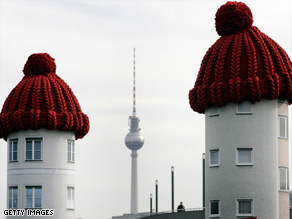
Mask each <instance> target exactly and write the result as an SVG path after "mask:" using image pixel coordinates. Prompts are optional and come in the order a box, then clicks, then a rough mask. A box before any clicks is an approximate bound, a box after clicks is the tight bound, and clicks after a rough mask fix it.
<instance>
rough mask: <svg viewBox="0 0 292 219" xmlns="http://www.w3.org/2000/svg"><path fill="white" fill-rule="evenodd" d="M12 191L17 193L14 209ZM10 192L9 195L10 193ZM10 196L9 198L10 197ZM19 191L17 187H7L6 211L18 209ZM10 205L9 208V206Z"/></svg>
mask: <svg viewBox="0 0 292 219" xmlns="http://www.w3.org/2000/svg"><path fill="white" fill-rule="evenodd" d="M14 190H16V191H17V200H16V207H14V195H13V193H14ZM10 191H11V193H10ZM10 194H11V196H10ZM18 202H19V190H18V186H9V187H8V209H18V206H19V203H18ZM10 203H11V206H10Z"/></svg>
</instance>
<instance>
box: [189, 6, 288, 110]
mask: <svg viewBox="0 0 292 219" xmlns="http://www.w3.org/2000/svg"><path fill="white" fill-rule="evenodd" d="M215 20H216V30H217V33H218V34H219V35H220V36H221V37H220V38H219V39H218V40H217V41H216V42H215V43H214V45H213V46H211V47H210V48H209V50H208V51H207V53H206V55H205V56H204V58H203V61H202V63H201V68H200V71H199V73H198V76H197V80H196V82H195V86H194V88H193V89H192V90H190V92H189V101H190V105H191V108H192V109H193V110H194V111H197V112H199V113H205V109H207V108H209V107H211V106H217V107H221V106H224V105H225V104H226V103H229V102H233V103H241V102H242V101H244V100H247V101H250V102H252V103H255V102H259V101H261V99H263V98H264V99H286V100H288V102H289V104H291V102H292V93H291V92H292V90H291V89H292V83H291V77H292V65H291V61H290V59H289V57H288V55H287V54H286V52H285V51H284V49H282V48H281V47H280V46H279V45H278V44H277V43H276V42H275V41H273V40H272V39H271V38H269V37H268V36H267V35H265V34H264V33H262V32H261V31H260V30H259V29H258V28H257V27H255V26H252V23H253V18H252V13H251V11H250V9H249V8H248V7H247V6H246V5H245V4H244V3H241V2H227V3H226V4H225V5H222V6H221V7H220V8H219V9H218V11H217V13H216V18H215Z"/></svg>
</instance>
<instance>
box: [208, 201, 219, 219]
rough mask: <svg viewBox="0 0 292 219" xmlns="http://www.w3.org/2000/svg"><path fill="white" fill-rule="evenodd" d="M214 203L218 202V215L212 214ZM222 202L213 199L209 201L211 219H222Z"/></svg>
mask: <svg viewBox="0 0 292 219" xmlns="http://www.w3.org/2000/svg"><path fill="white" fill-rule="evenodd" d="M212 202H217V203H218V214H212V212H211V210H212ZM220 207H221V206H220V200H218V199H212V200H210V201H209V217H220V215H221V208H220Z"/></svg>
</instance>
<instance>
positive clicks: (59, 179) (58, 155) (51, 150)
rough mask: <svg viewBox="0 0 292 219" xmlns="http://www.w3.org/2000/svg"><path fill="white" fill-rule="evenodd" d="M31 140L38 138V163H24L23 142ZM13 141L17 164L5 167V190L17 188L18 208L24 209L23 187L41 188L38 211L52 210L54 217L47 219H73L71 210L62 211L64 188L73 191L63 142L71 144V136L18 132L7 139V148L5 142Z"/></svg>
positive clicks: (72, 170)
mask: <svg viewBox="0 0 292 219" xmlns="http://www.w3.org/2000/svg"><path fill="white" fill-rule="evenodd" d="M32 137H36V138H39V137H40V138H42V152H43V154H42V157H43V159H42V161H25V138H32ZM15 138H17V139H18V162H9V163H8V168H7V174H8V176H7V187H9V186H18V195H19V198H18V208H20V209H24V208H25V207H26V203H25V202H26V200H25V199H26V197H25V196H26V194H25V186H30V185H33V186H42V209H54V216H53V217H49V218H51V219H54V218H56V219H60V218H62V219H69V218H71V219H73V218H75V210H71V209H67V207H66V200H67V187H68V186H72V187H75V164H74V163H69V162H67V140H68V139H71V140H75V135H74V133H73V132H63V131H57V130H52V131H49V130H44V129H40V130H26V131H19V132H16V133H12V134H10V135H9V136H8V141H7V142H8V144H9V139H15ZM8 151H9V150H8ZM7 160H8V159H7ZM7 190H8V188H7ZM8 198H9V197H7V199H8ZM7 203H8V200H7ZM7 205H8V204H7ZM8 218H13V217H8ZM14 218H19V217H14ZM24 218H36V217H24Z"/></svg>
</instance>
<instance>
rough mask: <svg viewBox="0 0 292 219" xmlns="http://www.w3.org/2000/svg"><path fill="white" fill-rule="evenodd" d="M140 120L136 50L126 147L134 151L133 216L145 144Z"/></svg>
mask: <svg viewBox="0 0 292 219" xmlns="http://www.w3.org/2000/svg"><path fill="white" fill-rule="evenodd" d="M139 122H140V119H139V118H138V117H137V116H136V69H135V48H134V63H133V114H132V116H129V126H130V129H129V130H130V132H129V133H128V134H127V135H126V137H125V144H126V146H127V147H128V148H129V149H130V150H131V151H132V153H131V157H132V174H131V214H137V213H138V170H137V169H138V152H137V151H138V150H139V149H140V148H141V147H142V146H143V144H144V136H143V135H142V134H141V132H140V130H141V129H140V128H139Z"/></svg>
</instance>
